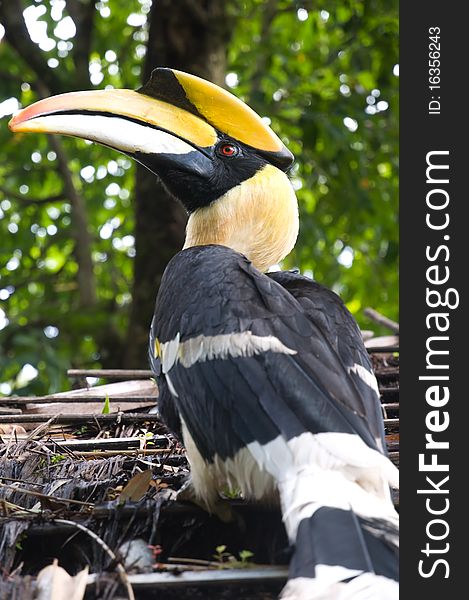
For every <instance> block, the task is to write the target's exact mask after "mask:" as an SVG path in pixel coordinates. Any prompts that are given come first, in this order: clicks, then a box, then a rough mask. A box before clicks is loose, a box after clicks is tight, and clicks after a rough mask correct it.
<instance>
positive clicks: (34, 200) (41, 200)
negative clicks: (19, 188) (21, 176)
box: [0, 185, 65, 206]
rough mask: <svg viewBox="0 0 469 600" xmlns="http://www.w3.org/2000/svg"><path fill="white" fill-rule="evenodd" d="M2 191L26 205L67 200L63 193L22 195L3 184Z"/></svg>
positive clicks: (0, 188) (0, 190)
mask: <svg viewBox="0 0 469 600" xmlns="http://www.w3.org/2000/svg"><path fill="white" fill-rule="evenodd" d="M0 192H2V194H4V196H8V197H9V198H14V199H15V200H19V201H20V202H21V204H23V205H24V206H29V205H31V204H49V203H51V202H60V201H64V200H65V198H64V194H63V193H61V194H56V195H55V196H48V197H46V198H31V197H30V196H22V195H21V194H18V193H17V192H13V191H12V190H9V189H8V188H6V187H4V186H3V185H0Z"/></svg>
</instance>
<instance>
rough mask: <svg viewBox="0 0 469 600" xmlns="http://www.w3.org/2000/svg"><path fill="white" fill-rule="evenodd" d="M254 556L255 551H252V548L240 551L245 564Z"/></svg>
mask: <svg viewBox="0 0 469 600" xmlns="http://www.w3.org/2000/svg"><path fill="white" fill-rule="evenodd" d="M253 556H254V552H251V551H250V550H241V552H240V553H239V558H240V559H241V562H242V563H243V564H247V563H248V562H249V560H250V559H251V558H252V557H253Z"/></svg>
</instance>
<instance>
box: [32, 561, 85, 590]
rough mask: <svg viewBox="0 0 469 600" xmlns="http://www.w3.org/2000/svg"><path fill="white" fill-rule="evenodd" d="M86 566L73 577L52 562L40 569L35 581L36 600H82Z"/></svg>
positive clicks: (56, 562)
mask: <svg viewBox="0 0 469 600" xmlns="http://www.w3.org/2000/svg"><path fill="white" fill-rule="evenodd" d="M87 579H88V566H86V567H85V568H84V569H83V570H82V571H80V572H79V573H77V575H75V576H74V577H72V576H71V575H69V574H68V573H67V571H66V570H65V569H63V568H62V567H59V565H58V561H57V559H56V558H55V559H54V562H53V563H52V564H51V565H48V566H47V567H44V569H42V570H41V571H40V572H39V574H38V576H37V580H36V590H37V594H36V599H37V600H64V599H65V598H67V600H82V599H83V597H84V596H85V591H86V583H87Z"/></svg>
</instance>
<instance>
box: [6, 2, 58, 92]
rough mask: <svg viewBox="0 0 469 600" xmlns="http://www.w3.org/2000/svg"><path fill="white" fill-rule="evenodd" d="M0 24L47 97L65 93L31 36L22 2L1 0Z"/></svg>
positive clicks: (56, 75) (7, 38)
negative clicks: (35, 76)
mask: <svg viewBox="0 0 469 600" xmlns="http://www.w3.org/2000/svg"><path fill="white" fill-rule="evenodd" d="M0 22H1V23H2V25H3V27H4V28H5V39H6V40H7V41H8V43H9V44H10V46H11V47H12V48H14V50H15V51H16V52H17V53H18V54H19V56H20V57H21V58H22V59H23V60H24V62H25V63H26V64H27V65H28V66H29V67H31V69H32V70H33V71H34V72H35V73H36V75H37V78H38V80H39V81H41V82H42V85H43V86H44V87H45V88H47V94H46V95H50V94H58V93H60V92H62V91H64V90H63V87H62V82H61V80H60V78H59V76H58V73H57V71H53V70H52V69H51V68H49V66H48V65H47V61H46V60H45V58H44V56H43V54H42V52H40V50H39V48H38V47H37V46H36V44H35V43H34V42H33V41H32V40H31V38H30V36H29V32H28V29H27V27H26V24H25V22H24V19H23V6H22V3H21V2H20V0H8V2H5V1H1V0H0Z"/></svg>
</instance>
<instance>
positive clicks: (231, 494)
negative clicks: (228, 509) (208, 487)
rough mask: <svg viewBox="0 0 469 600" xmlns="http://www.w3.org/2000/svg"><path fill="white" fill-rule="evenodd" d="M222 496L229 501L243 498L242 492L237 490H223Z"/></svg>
mask: <svg viewBox="0 0 469 600" xmlns="http://www.w3.org/2000/svg"><path fill="white" fill-rule="evenodd" d="M222 495H223V496H224V497H225V498H228V500H236V499H238V498H240V497H241V490H239V489H237V488H224V489H223V490H222Z"/></svg>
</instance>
